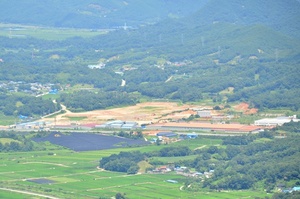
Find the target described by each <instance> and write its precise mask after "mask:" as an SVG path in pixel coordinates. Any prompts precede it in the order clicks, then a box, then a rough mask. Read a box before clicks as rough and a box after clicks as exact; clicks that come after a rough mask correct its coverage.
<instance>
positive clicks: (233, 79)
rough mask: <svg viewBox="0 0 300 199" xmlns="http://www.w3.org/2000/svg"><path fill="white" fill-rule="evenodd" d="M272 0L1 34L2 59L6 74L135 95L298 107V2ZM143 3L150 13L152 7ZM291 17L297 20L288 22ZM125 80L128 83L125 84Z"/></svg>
mask: <svg viewBox="0 0 300 199" xmlns="http://www.w3.org/2000/svg"><path fill="white" fill-rule="evenodd" d="M112 2H117V1H111V2H110V3H112ZM128 2H129V1H128ZM179 2H183V1H177V3H179ZM272 2H273V4H274V5H273V4H271V1H265V2H264V3H261V2H260V1H246V0H245V1H243V2H242V1H237V0H232V1H230V2H228V1H226V2H222V1H217V0H210V1H207V2H205V4H204V1H203V2H202V3H203V4H202V3H199V4H197V6H199V9H198V11H197V12H194V13H192V14H191V15H189V16H186V17H182V18H173V17H172V18H170V17H167V18H165V19H163V20H160V21H159V22H157V23H154V24H151V25H150V24H148V25H145V26H142V27H139V28H136V29H127V30H124V29H119V30H116V31H111V32H109V33H108V34H101V35H99V36H96V37H92V38H81V37H74V38H69V39H66V40H63V41H44V40H39V39H34V38H7V37H1V38H0V43H1V44H2V49H1V51H0V56H1V58H2V59H3V60H4V62H3V63H1V67H0V79H2V80H7V81H9V80H13V81H26V82H37V81H38V82H45V83H47V82H53V83H60V84H71V85H73V84H78V83H80V84H92V85H93V86H94V87H96V88H98V89H101V91H103V92H120V93H128V94H133V95H130V97H133V98H134V99H136V98H138V97H137V96H139V97H141V96H142V97H149V98H165V99H173V100H181V101H183V102H188V101H199V100H201V99H203V98H212V99H213V100H214V101H219V102H232V101H247V102H249V103H251V104H252V105H253V106H256V107H259V108H265V107H267V108H275V107H286V108H290V109H292V110H295V111H296V110H298V109H299V108H300V101H299V100H300V92H299V85H300V78H299V75H300V73H299V70H298V68H299V62H300V40H299V38H298V36H297V35H295V34H294V33H297V31H299V29H298V24H299V23H296V22H297V20H298V19H299V17H298V15H299V14H298V12H296V11H295V9H298V7H299V2H298V1H291V0H290V1H285V2H282V1H277V0H276V1H272ZM73 3H74V2H73ZM144 3H146V2H144ZM164 3H165V5H167V3H170V1H164ZM242 3H243V4H242ZM74 4H75V3H74ZM62 5H64V4H62ZM70 5H71V4H70ZM105 5H108V4H105ZM122 5H123V3H122ZM135 5H137V4H135ZM139 5H141V4H139ZM147 5H150V4H147ZM178 5H179V4H177V6H178ZM128 6H129V5H128ZM202 6H204V7H202ZM241 6H244V7H241ZM74 7H75V8H76V6H75V5H74ZM107 7H108V6H107ZM171 7H172V6H171ZM171 7H170V8H171ZM175 7H176V6H175V5H174V8H175ZM70 8H71V7H70ZM72 8H73V6H72ZM143 8H145V12H144V13H147V12H148V11H149V10H151V9H152V8H151V9H150V8H149V9H147V7H145V6H143ZM177 8H178V7H177ZM270 8H272V9H271V10H272V11H270ZM73 9H74V8H73ZM142 11H143V10H141V12H142ZM242 11H243V12H242ZM287 11H289V12H287ZM149 12H150V11H149ZM264 12H266V13H267V15H264ZM226 13H227V14H226ZM250 13H252V14H250ZM279 13H281V14H280V15H279ZM115 14H117V11H115ZM111 16H112V14H111ZM144 16H145V15H144ZM262 16H264V17H262ZM139 19H140V18H139ZM287 19H290V21H294V23H292V24H291V25H288V24H285V22H286V21H287ZM142 21H143V20H142ZM143 22H145V21H143ZM293 29H295V30H296V31H295V32H293V31H292V30H293ZM33 54H34V56H33ZM52 57H56V58H55V59H53V58H52ZM99 62H101V64H103V63H105V69H102V70H91V69H88V67H87V66H88V65H90V64H96V63H99ZM12 66H13V67H12ZM12 69H13V70H12ZM115 72H117V74H116V73H115ZM119 74H122V76H121V75H119ZM122 80H125V82H126V85H124V86H122V87H121V86H120V84H121V82H122ZM229 90H233V92H227V91H229ZM99 93H100V92H99ZM78 95H81V96H83V95H82V94H78ZM75 96H76V94H75V95H72V96H71V97H70V98H69V97H68V96H64V99H74V100H75V101H74V102H70V104H76V107H73V108H74V109H77V110H82V109H85V108H84V107H83V106H81V105H82V104H83V103H84V102H86V100H82V97H81V98H80V97H78V98H76V97H75ZM84 96H90V95H87V94H85V95H84ZM103 96H105V95H104V94H103V93H102V94H101V97H103ZM115 96H118V95H115ZM98 97H99V96H98ZM76 99H78V100H77V101H76ZM118 99H119V98H118ZM287 99H288V100H287ZM66 101H68V100H66ZM79 101H80V102H79ZM65 103H67V102H65ZM93 108H94V107H90V108H89V109H93Z"/></svg>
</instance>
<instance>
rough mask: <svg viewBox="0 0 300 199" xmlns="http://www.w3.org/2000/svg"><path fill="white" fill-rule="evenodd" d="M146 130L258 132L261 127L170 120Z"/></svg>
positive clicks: (149, 126) (150, 126) (152, 125)
mask: <svg viewBox="0 0 300 199" xmlns="http://www.w3.org/2000/svg"><path fill="white" fill-rule="evenodd" d="M146 129H148V130H162V131H164V130H173V131H207V132H215V133H237V134H245V133H258V132H259V131H260V130H261V129H262V128H261V127H259V126H250V125H243V124H221V123H218V124H211V123H202V122H170V123H158V124H151V125H148V126H147V127H146Z"/></svg>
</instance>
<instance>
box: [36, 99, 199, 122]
mask: <svg viewBox="0 0 300 199" xmlns="http://www.w3.org/2000/svg"><path fill="white" fill-rule="evenodd" d="M197 107H198V108H199V106H195V105H187V104H185V105H178V104H177V103H175V102H145V103H139V104H137V105H135V106H128V107H122V108H113V109H107V110H96V111H89V112H82V113H73V112H70V111H67V112H66V113H64V114H61V115H58V116H56V117H55V118H43V119H42V121H46V122H54V121H55V122H56V124H57V125H67V124H70V123H71V122H74V119H72V118H80V124H88V123H97V124H101V123H104V122H106V121H109V120H122V121H136V122H138V123H139V124H150V123H156V122H160V121H164V120H167V119H181V118H188V117H189V116H190V115H191V114H196V112H195V111H193V110H192V108H197Z"/></svg>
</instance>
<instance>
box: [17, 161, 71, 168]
mask: <svg viewBox="0 0 300 199" xmlns="http://www.w3.org/2000/svg"><path fill="white" fill-rule="evenodd" d="M22 164H50V165H55V166H60V167H70V166H67V165H64V164H57V163H52V162H24V163H22Z"/></svg>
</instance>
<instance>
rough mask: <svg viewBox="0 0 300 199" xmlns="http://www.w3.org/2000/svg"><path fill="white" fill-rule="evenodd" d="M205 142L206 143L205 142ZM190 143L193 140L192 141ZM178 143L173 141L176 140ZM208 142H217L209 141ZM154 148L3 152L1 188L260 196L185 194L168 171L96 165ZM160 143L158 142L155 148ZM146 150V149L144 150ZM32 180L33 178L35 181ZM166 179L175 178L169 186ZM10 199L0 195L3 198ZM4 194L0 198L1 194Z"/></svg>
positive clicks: (85, 194) (59, 193)
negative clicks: (127, 170) (124, 170)
mask: <svg viewBox="0 0 300 199" xmlns="http://www.w3.org/2000/svg"><path fill="white" fill-rule="evenodd" d="M204 141H205V143H206V144H208V145H209V143H210V142H208V141H207V140H203V142H204ZM194 142H195V143H194ZM196 142H197V141H196V140H195V141H192V142H191V144H192V145H193V147H192V148H195V147H196V146H199V145H200V146H201V145H203V144H204V143H202V142H200V141H199V143H198V145H197V144H196ZM176 144H177V143H176ZM212 144H217V143H213V142H212ZM153 147H155V146H143V147H139V148H134V147H130V148H114V149H110V150H100V151H83V152H74V151H71V150H51V151H49V150H48V151H34V152H7V153H0V165H1V166H0V175H1V178H0V186H1V187H4V188H11V189H15V190H26V191H29V192H32V193H41V194H45V195H50V196H55V197H57V198H78V199H81V198H84V199H94V198H99V197H100V196H101V197H107V198H111V197H113V196H115V195H116V193H119V192H120V193H126V196H127V197H128V198H131V199H137V198H164V199H165V198H166V199H175V198H176V199H177V198H187V199H192V198H208V199H209V198H220V199H225V198H254V197H256V196H257V197H265V196H266V194H264V193H262V192H250V191H229V192H221V193H219V192H209V190H199V191H198V192H188V191H185V190H184V189H181V187H182V186H183V185H184V182H185V178H186V177H184V176H178V175H176V174H174V173H168V174H139V175H127V174H125V173H118V172H109V171H104V170H102V169H99V168H97V166H98V165H99V160H100V158H101V157H105V156H108V155H111V154H116V153H119V152H120V151H130V150H140V151H150V149H152V150H154V148H153ZM160 147H161V146H157V148H156V149H159V148H160ZM149 148H150V149H149ZM41 179H46V180H50V181H47V182H51V183H46V184H38V183H37V182H39V180H41ZM36 180H38V181H37V182H32V181H36ZM167 180H176V181H177V182H178V183H176V184H173V183H169V182H167ZM8 195H9V197H5V196H8ZM2 196H3V197H2ZM0 198H32V196H28V197H27V195H24V197H20V193H13V192H8V191H5V190H0Z"/></svg>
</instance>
